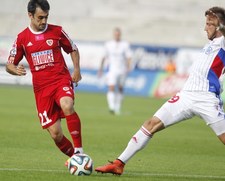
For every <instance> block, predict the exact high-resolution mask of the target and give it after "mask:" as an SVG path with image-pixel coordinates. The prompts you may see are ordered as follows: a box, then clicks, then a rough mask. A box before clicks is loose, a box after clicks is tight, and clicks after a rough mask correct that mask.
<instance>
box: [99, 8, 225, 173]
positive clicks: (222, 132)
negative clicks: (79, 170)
mask: <svg viewBox="0 0 225 181" xmlns="http://www.w3.org/2000/svg"><path fill="white" fill-rule="evenodd" d="M205 17H206V23H205V31H206V33H207V36H208V39H209V40H210V41H209V43H208V44H206V45H205V46H204V48H203V49H202V51H201V52H199V56H198V57H197V58H196V60H195V62H194V63H193V66H192V71H191V73H190V76H189V78H188V80H187V82H186V83H185V85H184V88H183V89H182V90H181V91H180V92H179V93H177V95H175V96H174V97H172V98H171V99H170V100H168V101H167V102H166V103H165V104H164V105H163V106H162V107H161V108H160V109H159V110H158V111H157V112H156V113H155V114H154V116H153V117H152V118H150V119H149V120H147V121H146V122H144V124H143V125H142V127H141V128H140V130H138V132H137V133H136V134H135V135H134V136H133V137H132V138H131V140H130V141H129V143H128V145H127V147H126V149H125V150H124V151H123V152H122V154H121V155H120V156H119V157H118V158H117V159H116V160H114V161H113V162H111V163H109V164H107V165H105V166H100V167H97V168H96V169H95V170H96V171H97V172H102V173H113V174H118V175H121V174H122V173H123V169H124V166H125V164H126V163H127V162H128V161H129V160H130V159H131V158H132V157H133V156H134V155H135V153H136V152H137V151H139V150H141V149H143V148H144V147H145V146H146V145H147V143H148V142H149V141H150V140H151V138H152V136H153V135H154V134H155V133H156V132H158V131H160V130H163V129H164V128H167V127H168V126H171V125H173V124H176V123H178V122H181V121H183V120H186V119H190V118H192V117H193V116H195V115H196V116H199V117H200V118H202V119H203V120H204V121H205V123H206V124H207V125H208V126H209V127H210V128H211V129H212V130H213V131H214V132H215V134H216V135H217V137H218V138H219V140H220V141H221V142H222V143H223V144H225V114H224V109H223V102H222V100H221V99H220V94H221V91H222V78H223V73H224V66H225V39H224V37H225V26H224V25H225V9H224V8H221V7H212V8H210V9H209V10H207V11H206V12H205Z"/></svg>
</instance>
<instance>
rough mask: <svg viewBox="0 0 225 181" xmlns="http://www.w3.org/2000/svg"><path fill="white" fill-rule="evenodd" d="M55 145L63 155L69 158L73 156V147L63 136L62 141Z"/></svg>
mask: <svg viewBox="0 0 225 181" xmlns="http://www.w3.org/2000/svg"><path fill="white" fill-rule="evenodd" d="M55 144H56V146H57V147H58V148H59V149H60V150H61V152H63V153H64V154H65V155H68V156H69V157H71V156H72V155H73V153H74V148H73V145H72V143H71V142H70V141H69V140H68V139H67V138H66V137H65V136H63V138H62V140H61V141H60V142H59V143H55Z"/></svg>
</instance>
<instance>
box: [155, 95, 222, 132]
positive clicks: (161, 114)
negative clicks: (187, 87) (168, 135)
mask: <svg viewBox="0 0 225 181" xmlns="http://www.w3.org/2000/svg"><path fill="white" fill-rule="evenodd" d="M195 115H196V116H199V117H200V118H202V119H203V120H204V121H205V122H206V124H207V125H209V126H210V127H211V128H212V130H213V131H214V132H215V133H216V135H217V136H219V135H221V134H222V133H225V114H224V109H223V102H222V100H221V99H220V98H219V97H217V96H216V95H215V94H214V93H211V92H188V91H181V92H179V93H178V94H176V95H175V96H173V97H172V98H171V99H170V100H168V101H167V102H166V103H165V104H164V105H163V106H162V107H161V108H160V109H159V110H158V111H157V112H156V113H155V115H154V116H156V117H157V118H159V119H160V120H161V121H162V122H163V124H164V126H165V127H168V126H170V125H173V124H175V123H178V122H181V121H183V120H186V119H189V118H192V117H193V116H195Z"/></svg>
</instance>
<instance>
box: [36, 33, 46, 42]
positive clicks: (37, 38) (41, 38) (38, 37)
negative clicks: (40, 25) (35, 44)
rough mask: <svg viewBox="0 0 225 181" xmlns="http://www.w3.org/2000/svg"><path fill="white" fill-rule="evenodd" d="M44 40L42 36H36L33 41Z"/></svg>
mask: <svg viewBox="0 0 225 181" xmlns="http://www.w3.org/2000/svg"><path fill="white" fill-rule="evenodd" d="M44 38H45V37H44V35H43V34H42V35H36V36H35V40H36V41H40V40H44Z"/></svg>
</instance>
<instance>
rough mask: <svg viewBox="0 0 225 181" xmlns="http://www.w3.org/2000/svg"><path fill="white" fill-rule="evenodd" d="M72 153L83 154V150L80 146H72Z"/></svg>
mask: <svg viewBox="0 0 225 181" xmlns="http://www.w3.org/2000/svg"><path fill="white" fill-rule="evenodd" d="M74 153H75V154H76V153H81V154H83V153H84V150H83V148H82V147H80V148H74Z"/></svg>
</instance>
